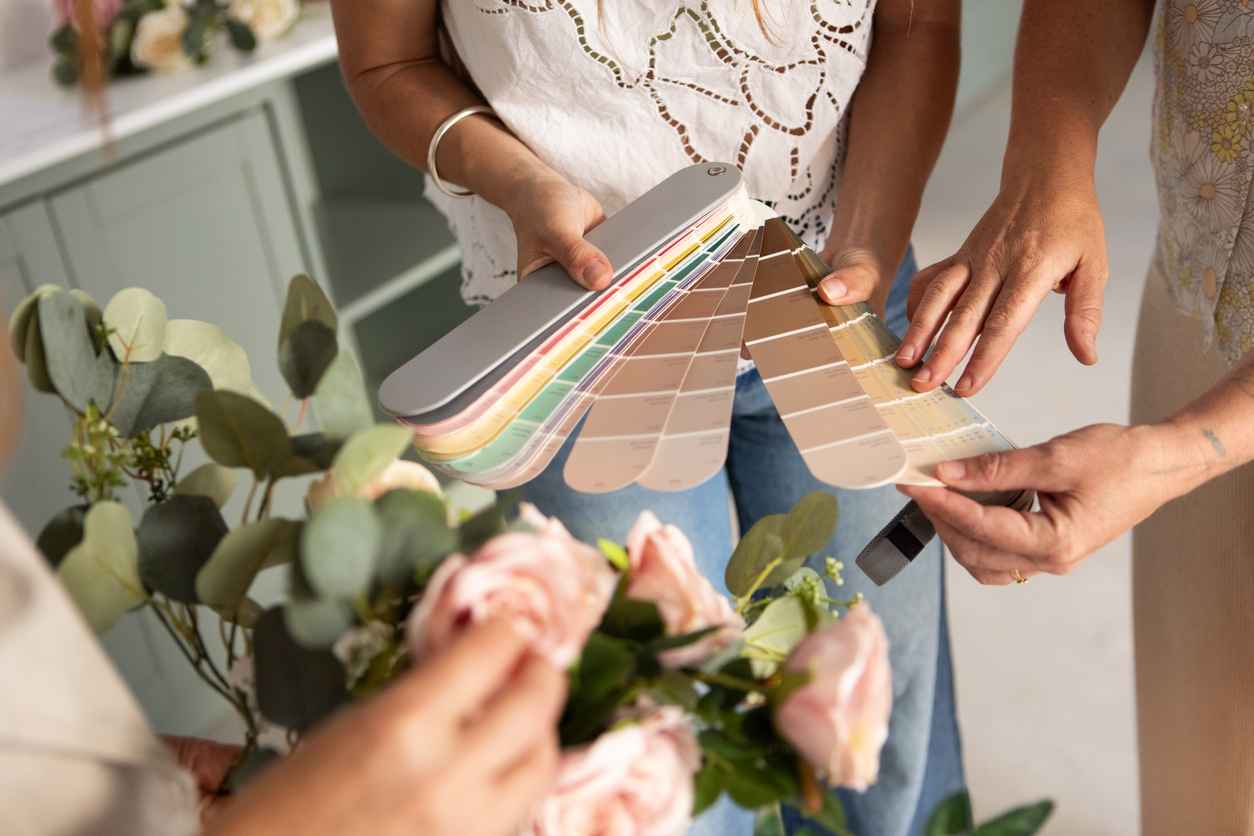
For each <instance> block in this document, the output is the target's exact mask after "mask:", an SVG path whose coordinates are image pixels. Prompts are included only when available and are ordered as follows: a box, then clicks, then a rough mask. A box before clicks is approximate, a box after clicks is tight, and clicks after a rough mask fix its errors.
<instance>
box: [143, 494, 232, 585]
mask: <svg viewBox="0 0 1254 836" xmlns="http://www.w3.org/2000/svg"><path fill="white" fill-rule="evenodd" d="M227 530H228V529H227V525H226V520H224V519H222V512H221V511H219V510H218V506H217V505H216V504H215V503H214V501H213V500H212V499H209V498H208V497H204V496H177V495H176V496H172V497H170V498H169V499H167V500H166V501H165V502H162V503H161V504H159V505H153V506H151V507H149V508H148V510H147V511H145V512H144V516H143V519H142V520H141V521H140V523H139V576H140V578H142V579H143V581H144V584H145V586H147V587H148V588H149V589H153V590H156V591H157V592H160V593H162V594H163V595H165V596H167V597H168V598H171V599H173V600H175V601H179V602H181V603H184V604H195V603H199V599H198V597H197V595H196V576H197V575H198V574H199V573H200V570H201V569H202V568H203V567H204V566H205V564H206V563H208V562H209V558H210V557H211V556H212V555H213V553H214V551H215V550H216V549H217V547H218V544H219V543H221V542H222V540H223V538H224V537H226V535H227Z"/></svg>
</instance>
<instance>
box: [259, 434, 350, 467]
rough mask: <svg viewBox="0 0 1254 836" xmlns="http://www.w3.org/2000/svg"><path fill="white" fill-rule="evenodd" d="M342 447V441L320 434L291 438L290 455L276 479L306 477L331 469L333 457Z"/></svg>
mask: <svg viewBox="0 0 1254 836" xmlns="http://www.w3.org/2000/svg"><path fill="white" fill-rule="evenodd" d="M343 446H344V440H343V439H340V438H332V437H331V436H327V435H323V434H322V433H305V434H304V435H297V436H292V455H291V456H290V457H289V458H288V460H287V461H286V462H284V463H283V464H282V465H280V466H279V468H278V472H277V473H275V474H274V475H275V476H277V477H286V476H306V475H308V474H310V473H321V472H322V471H324V470H326V469H328V468H329V467H331V463H332V462H333V461H335V456H336V454H338V453H339V452H340V448H341V447H343Z"/></svg>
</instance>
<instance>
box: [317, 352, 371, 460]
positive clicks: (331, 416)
mask: <svg viewBox="0 0 1254 836" xmlns="http://www.w3.org/2000/svg"><path fill="white" fill-rule="evenodd" d="M370 404H371V398H370V395H369V394H367V392H366V381H365V380H364V379H363V378H362V376H361V369H359V368H358V367H357V360H356V359H355V358H354V357H353V354H352V352H351V351H345V350H344V349H343V348H341V349H340V350H339V352H338V353H337V354H336V355H335V360H334V361H332V363H331V366H330V367H329V368H328V369H327V370H326V373H325V374H323V375H322V380H320V381H319V382H318V389H317V391H315V392H314V395H313V405H314V413H315V414H316V415H317V417H318V426H319V427H321V428H322V431H323V432H324V433H326V434H328V435H331V436H336V437H339V438H346V437H348V436H350V435H352V434H353V433H355V432H357V431H358V430H364V429H366V428H367V427H370V426H372V425H373V424H374V411H373V410H372V409H371V406H370Z"/></svg>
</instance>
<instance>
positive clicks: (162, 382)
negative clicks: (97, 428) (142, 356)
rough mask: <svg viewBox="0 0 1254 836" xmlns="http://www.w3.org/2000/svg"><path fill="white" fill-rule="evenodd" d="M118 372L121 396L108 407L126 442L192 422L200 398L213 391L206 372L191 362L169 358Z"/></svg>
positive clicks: (121, 368) (111, 420)
mask: <svg viewBox="0 0 1254 836" xmlns="http://www.w3.org/2000/svg"><path fill="white" fill-rule="evenodd" d="M104 356H105V355H104V354H102V355H101V357H104ZM115 370H116V374H117V375H118V383H117V386H116V387H115V388H116V390H117V391H118V392H119V394H118V397H117V400H116V401H114V402H113V403H112V405H111V406H110V407H109V421H110V423H112V424H113V426H115V427H117V429H118V432H119V433H121V434H122V435H123V436H124V437H126V438H133V437H135V436H137V435H139V434H140V433H146V432H148V431H149V430H151V429H154V428H156V427H159V426H161V425H162V424H169V423H171V422H172V421H181V420H183V419H184V418H190V417H191V416H192V415H195V414H196V408H197V404H198V400H197V398H199V396H200V395H201V394H204V393H209V392H211V391H212V389H213V382H212V381H211V380H210V379H209V375H208V374H206V373H205V370H204V369H202V368H201V367H200V366H198V365H196V364H195V363H193V362H192V361H191V360H188V359H186V358H183V357H173V356H171V355H169V354H162V355H161V356H160V357H158V358H157V359H156V360H153V361H152V362H150V363H130V364H128V365H125V366H119V367H116V368H115Z"/></svg>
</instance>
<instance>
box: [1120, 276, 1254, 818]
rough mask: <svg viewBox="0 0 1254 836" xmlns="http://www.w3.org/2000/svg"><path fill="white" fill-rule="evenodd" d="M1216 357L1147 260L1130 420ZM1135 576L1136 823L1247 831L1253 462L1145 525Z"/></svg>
mask: <svg viewBox="0 0 1254 836" xmlns="http://www.w3.org/2000/svg"><path fill="white" fill-rule="evenodd" d="M1225 370H1226V369H1225V367H1224V364H1223V361H1222V360H1221V359H1220V358H1219V357H1218V356H1217V355H1216V354H1215V353H1203V351H1202V333H1201V326H1200V323H1199V322H1198V321H1197V320H1196V319H1193V318H1191V317H1189V316H1186V315H1184V314H1181V313H1179V312H1178V311H1177V309H1176V308H1175V306H1174V305H1173V304H1172V303H1171V301H1170V299H1169V298H1168V295H1167V290H1166V287H1165V285H1164V283H1163V281H1162V279H1161V278H1160V277H1158V276H1157V275H1154V274H1153V273H1152V272H1151V275H1150V279H1149V283H1148V285H1147V287H1146V290H1145V300H1144V302H1143V303H1142V306H1141V317H1140V323H1139V325H1138V328H1137V339H1136V360H1135V363H1134V365H1133V385H1132V418H1133V420H1134V421H1135V422H1137V423H1143V422H1147V421H1157V420H1160V419H1162V418H1165V417H1167V416H1168V415H1170V414H1172V413H1173V412H1175V411H1176V410H1177V409H1179V408H1180V407H1181V406H1183V405H1184V404H1185V403H1187V402H1188V401H1190V400H1192V399H1193V398H1195V397H1197V396H1198V395H1200V394H1202V392H1204V391H1206V390H1207V389H1208V388H1210V387H1211V386H1212V385H1213V384H1214V383H1215V382H1216V381H1217V380H1218V379H1219V378H1220V377H1221V376H1222V375H1223V373H1224V372H1225ZM1132 581H1133V583H1132V588H1133V617H1134V621H1135V638H1136V694H1137V726H1138V732H1139V740H1140V773H1141V829H1142V833H1144V834H1147V836H1195V834H1196V836H1230V835H1231V836H1254V464H1251V465H1246V466H1245V467H1243V468H1240V469H1238V470H1236V471H1234V472H1232V473H1230V474H1228V475H1227V476H1225V477H1223V478H1221V479H1217V480H1215V481H1214V482H1211V483H1210V484H1207V485H1205V486H1203V487H1202V488H1200V489H1199V490H1196V491H1194V492H1193V493H1191V494H1189V495H1188V496H1185V497H1183V498H1181V499H1178V500H1176V501H1175V502H1172V503H1170V504H1169V505H1166V506H1164V507H1163V508H1162V509H1160V510H1159V511H1158V513H1156V514H1155V515H1154V516H1153V517H1151V518H1150V519H1148V520H1146V521H1145V522H1144V523H1143V524H1141V525H1140V526H1139V527H1138V528H1137V529H1136V531H1135V532H1134V533H1133V568H1132Z"/></svg>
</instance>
